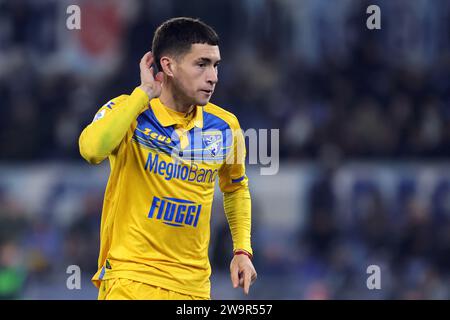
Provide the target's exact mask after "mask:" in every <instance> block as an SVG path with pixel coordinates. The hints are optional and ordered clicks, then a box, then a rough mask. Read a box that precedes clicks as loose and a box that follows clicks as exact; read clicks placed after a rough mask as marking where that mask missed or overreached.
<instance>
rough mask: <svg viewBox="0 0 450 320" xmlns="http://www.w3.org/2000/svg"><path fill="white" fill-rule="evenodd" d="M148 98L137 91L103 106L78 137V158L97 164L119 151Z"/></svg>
mask: <svg viewBox="0 0 450 320" xmlns="http://www.w3.org/2000/svg"><path fill="white" fill-rule="evenodd" d="M148 103H149V98H148V96H147V94H146V93H145V92H144V91H143V90H142V89H140V88H136V89H135V90H134V91H133V93H132V94H131V95H129V96H128V95H121V96H119V97H117V98H114V99H112V100H110V101H109V102H108V103H106V104H104V105H103V106H102V107H101V108H100V109H99V110H98V111H97V113H96V114H95V116H94V119H93V120H92V122H91V123H90V124H89V125H88V126H87V127H86V128H84V130H83V132H82V133H81V135H80V139H79V147H80V154H81V156H82V157H83V158H84V159H86V160H87V161H88V162H89V163H93V164H98V163H100V162H102V161H103V160H104V159H105V158H107V157H108V156H109V155H110V154H111V153H112V152H113V151H114V150H116V149H117V148H118V146H119V145H120V143H121V142H122V141H123V138H124V137H125V135H126V133H127V131H128V129H129V128H130V127H131V124H132V123H133V121H135V120H136V118H137V116H138V115H139V114H140V113H141V112H142V111H143V110H144V109H145V108H146V107H148Z"/></svg>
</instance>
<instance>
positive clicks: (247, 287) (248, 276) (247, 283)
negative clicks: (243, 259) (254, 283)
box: [243, 269, 252, 294]
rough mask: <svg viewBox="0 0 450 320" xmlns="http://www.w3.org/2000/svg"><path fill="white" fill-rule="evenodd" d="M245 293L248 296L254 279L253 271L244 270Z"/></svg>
mask: <svg viewBox="0 0 450 320" xmlns="http://www.w3.org/2000/svg"><path fill="white" fill-rule="evenodd" d="M243 278H244V293H245V294H248V291H249V290H250V283H251V279H252V274H251V271H250V270H248V269H246V270H244V277H243Z"/></svg>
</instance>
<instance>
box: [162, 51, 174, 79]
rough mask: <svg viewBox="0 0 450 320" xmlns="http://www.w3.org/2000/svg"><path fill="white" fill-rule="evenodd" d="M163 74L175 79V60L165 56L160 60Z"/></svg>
mask: <svg viewBox="0 0 450 320" xmlns="http://www.w3.org/2000/svg"><path fill="white" fill-rule="evenodd" d="M160 63H161V68H162V70H161V71H162V72H164V73H165V74H166V75H168V76H169V77H173V60H172V59H171V58H170V57H167V56H164V57H161V60H160Z"/></svg>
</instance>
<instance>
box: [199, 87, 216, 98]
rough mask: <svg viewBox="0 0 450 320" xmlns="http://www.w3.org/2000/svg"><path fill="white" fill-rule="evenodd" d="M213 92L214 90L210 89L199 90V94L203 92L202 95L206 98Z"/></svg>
mask: <svg viewBox="0 0 450 320" xmlns="http://www.w3.org/2000/svg"><path fill="white" fill-rule="evenodd" d="M213 91H214V90H212V89H201V90H200V92H203V93H204V94H206V95H208V96H210V95H212V93H213Z"/></svg>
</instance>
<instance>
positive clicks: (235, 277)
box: [230, 264, 239, 288]
mask: <svg viewBox="0 0 450 320" xmlns="http://www.w3.org/2000/svg"><path fill="white" fill-rule="evenodd" d="M230 275H231V283H232V284H233V288H237V286H238V285H239V270H238V267H237V266H236V265H233V264H232V265H231V267H230Z"/></svg>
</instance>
